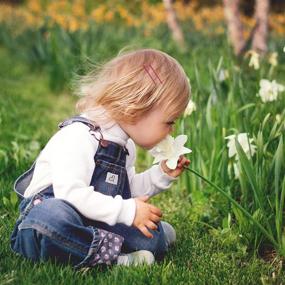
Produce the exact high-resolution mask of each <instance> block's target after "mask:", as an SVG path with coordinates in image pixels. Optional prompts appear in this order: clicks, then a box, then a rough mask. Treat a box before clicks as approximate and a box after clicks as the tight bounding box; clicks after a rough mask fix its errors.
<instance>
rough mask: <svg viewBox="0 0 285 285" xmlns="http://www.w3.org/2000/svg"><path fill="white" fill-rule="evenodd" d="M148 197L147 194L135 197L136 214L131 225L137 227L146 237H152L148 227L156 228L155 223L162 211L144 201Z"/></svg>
mask: <svg viewBox="0 0 285 285" xmlns="http://www.w3.org/2000/svg"><path fill="white" fill-rule="evenodd" d="M148 199H149V197H148V196H142V197H138V198H135V202H136V215H135V219H134V222H133V226H135V227H136V228H137V229H139V230H140V231H141V232H142V233H143V234H144V235H145V236H146V237H148V238H152V237H153V235H152V234H151V232H150V231H149V230H148V229H152V230H156V229H157V225H156V223H158V222H159V221H160V219H161V217H162V213H161V211H160V209H159V208H157V207H155V206H153V205H151V204H149V203H146V202H147V200H148Z"/></svg>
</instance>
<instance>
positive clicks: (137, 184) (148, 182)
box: [126, 139, 178, 197]
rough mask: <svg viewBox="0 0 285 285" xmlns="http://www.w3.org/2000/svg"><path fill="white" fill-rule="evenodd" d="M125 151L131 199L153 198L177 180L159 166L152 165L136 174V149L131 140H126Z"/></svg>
mask: <svg viewBox="0 0 285 285" xmlns="http://www.w3.org/2000/svg"><path fill="white" fill-rule="evenodd" d="M127 149H128V150H129V157H128V160H127V164H126V166H127V172H128V177H129V183H130V188H131V194H132V197H138V196H144V195H147V196H154V195H156V194H158V193H160V192H162V191H164V190H166V189H168V188H170V186H171V185H172V182H173V181H175V180H177V179H178V178H174V177H171V176H169V175H167V174H166V173H165V172H164V171H163V170H162V168H161V166H160V164H159V165H154V166H152V167H151V168H149V169H147V170H146V171H144V172H141V173H136V170H135V161H136V147H135V144H134V142H133V141H132V140H131V139H129V140H128V143H127Z"/></svg>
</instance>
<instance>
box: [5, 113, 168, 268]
mask: <svg viewBox="0 0 285 285" xmlns="http://www.w3.org/2000/svg"><path fill="white" fill-rule="evenodd" d="M73 122H81V123H83V124H86V125H87V126H88V127H89V129H90V131H92V133H91V134H93V136H94V139H97V140H99V144H98V149H97V152H96V154H95V157H94V160H95V165H96V167H95V169H94V173H93V176H92V179H91V183H90V185H92V186H94V191H99V192H101V193H103V194H105V195H111V196H113V197H114V196H115V195H121V196H122V197H123V199H128V198H130V197H131V193H130V186H129V181H128V175H127V171H126V168H125V164H126V155H128V151H127V149H126V148H125V147H122V146H121V145H119V144H116V143H114V142H111V141H106V140H104V139H103V136H102V134H101V131H100V127H98V126H94V125H93V124H92V123H91V122H90V121H89V120H87V119H85V118H83V117H79V116H77V117H73V118H71V119H69V120H66V121H64V122H63V123H61V124H60V125H59V127H60V128H62V127H65V126H67V125H69V124H72V123H73ZM34 167H35V162H34V164H33V165H32V167H31V169H29V170H28V171H27V172H25V173H24V174H22V175H21V176H20V177H19V178H18V179H17V180H16V182H15V185H14V190H15V191H16V192H17V194H18V195H19V197H20V198H21V199H22V201H21V203H20V205H19V210H20V216H19V218H18V219H17V221H16V225H15V227H14V230H13V233H12V235H11V248H12V250H14V251H15V252H17V253H19V254H21V255H23V256H24V257H26V258H29V259H32V260H34V261H39V260H48V259H51V260H55V261H58V262H61V263H70V264H72V265H74V266H75V268H80V267H89V266H94V265H96V264H107V265H110V264H113V263H116V260H117V258H118V255H119V254H121V253H128V252H132V251H136V250H142V249H144V250H149V251H151V252H152V253H153V254H154V255H155V257H156V258H157V259H161V258H163V256H164V254H165V253H166V250H167V245H166V242H165V238H164V232H163V229H162V226H161V223H159V224H158V229H157V230H156V231H154V230H150V231H151V233H152V234H153V238H151V239H150V238H147V237H145V236H144V235H143V234H142V233H141V232H140V231H139V230H138V229H136V228H135V227H128V226H126V225H125V224H116V225H114V226H110V225H108V224H106V223H103V222H98V221H94V220H90V219H87V218H86V217H84V216H83V215H81V214H80V213H79V212H78V211H77V210H76V209H75V208H74V207H73V205H71V204H70V203H69V202H67V201H65V200H63V199H57V198H54V194H53V187H52V185H50V186H49V187H47V188H46V189H44V190H42V191H41V192H39V193H37V194H35V195H32V196H31V197H28V198H24V197H23V194H24V192H25V189H26V188H27V186H28V185H29V184H30V182H31V179H32V177H33V172H34ZM106 181H107V182H106Z"/></svg>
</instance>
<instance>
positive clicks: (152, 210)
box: [150, 205, 162, 217]
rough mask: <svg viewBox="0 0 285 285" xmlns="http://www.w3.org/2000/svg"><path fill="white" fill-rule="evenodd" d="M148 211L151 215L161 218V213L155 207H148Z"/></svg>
mask: <svg viewBox="0 0 285 285" xmlns="http://www.w3.org/2000/svg"><path fill="white" fill-rule="evenodd" d="M150 211H151V212H152V213H153V214H155V215H157V216H159V217H162V212H161V210H160V209H159V208H157V207H155V206H153V205H150Z"/></svg>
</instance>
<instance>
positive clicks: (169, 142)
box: [149, 135, 192, 169]
mask: <svg viewBox="0 0 285 285" xmlns="http://www.w3.org/2000/svg"><path fill="white" fill-rule="evenodd" d="M186 141H187V136H186V135H179V136H178V137H176V138H175V139H174V138H173V137H172V136H170V135H168V136H167V137H166V138H165V139H164V140H163V141H161V142H160V143H159V144H157V145H156V146H155V147H154V148H152V149H151V150H150V151H149V152H150V154H151V155H152V156H154V161H153V163H157V162H160V161H162V160H167V161H166V165H167V167H168V168H170V169H175V168H176V166H177V161H178V159H179V156H180V155H182V154H185V153H190V152H192V150H191V149H189V148H186V147H184V144H185V143H186Z"/></svg>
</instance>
